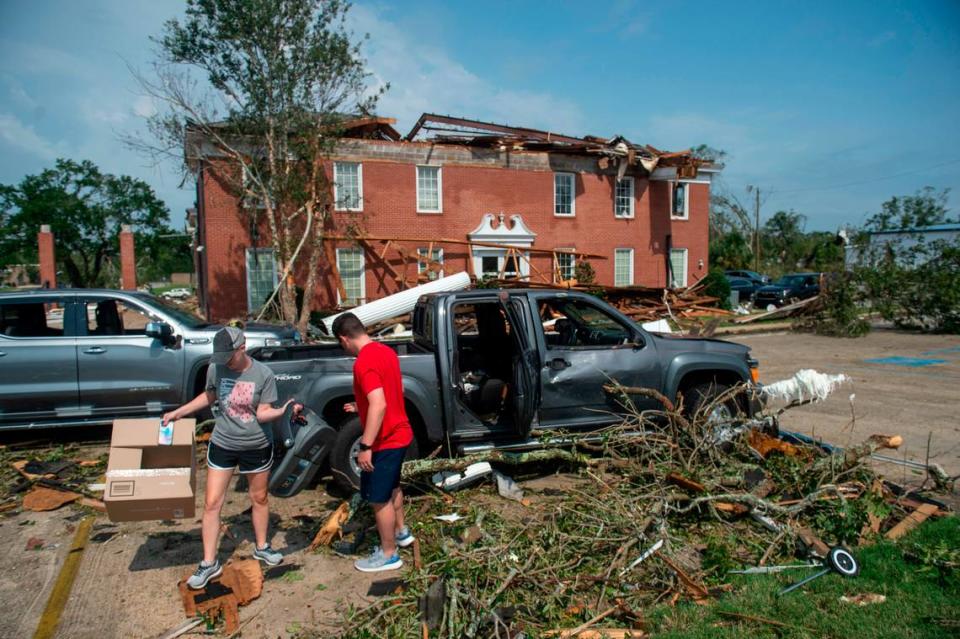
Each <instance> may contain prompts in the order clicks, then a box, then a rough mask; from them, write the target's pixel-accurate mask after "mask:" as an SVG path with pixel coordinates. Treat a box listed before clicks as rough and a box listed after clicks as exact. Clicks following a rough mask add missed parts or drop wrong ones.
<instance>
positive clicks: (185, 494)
mask: <svg viewBox="0 0 960 639" xmlns="http://www.w3.org/2000/svg"><path fill="white" fill-rule="evenodd" d="M195 430H196V420H195V419H179V420H177V421H176V422H174V424H173V444H172V445H169V446H163V445H160V444H158V443H157V442H158V437H159V434H160V419H159V418H156V417H155V418H150V419H117V420H114V422H113V436H112V437H111V439H110V459H109V461H108V462H107V485H106V489H105V490H104V493H103V502H104V504H106V506H107V516H109V517H110V521H150V520H154V519H184V518H187V517H193V516H194V514H195V513H196V495H197V460H196V455H195V451H194V445H195V442H194V431H195Z"/></svg>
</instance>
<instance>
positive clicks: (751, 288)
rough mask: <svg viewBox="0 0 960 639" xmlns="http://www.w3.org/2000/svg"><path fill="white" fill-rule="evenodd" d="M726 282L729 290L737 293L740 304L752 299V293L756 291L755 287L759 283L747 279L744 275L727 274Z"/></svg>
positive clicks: (758, 285) (757, 286)
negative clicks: (732, 275)
mask: <svg viewBox="0 0 960 639" xmlns="http://www.w3.org/2000/svg"><path fill="white" fill-rule="evenodd" d="M727 283H728V284H729V285H730V290H731V291H736V292H737V293H738V294H739V296H740V297H739V301H740V303H741V304H746V303H747V302H750V301H752V300H753V294H754V293H755V292H756V290H757V288H759V287H760V286H761V285H760V284H757V283H756V282H754V281H752V280H748V279H747V278H745V277H731V276H729V275H728V276H727Z"/></svg>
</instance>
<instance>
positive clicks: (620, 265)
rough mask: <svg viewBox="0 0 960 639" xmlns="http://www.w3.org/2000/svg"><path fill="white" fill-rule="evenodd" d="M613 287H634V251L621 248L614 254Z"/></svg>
mask: <svg viewBox="0 0 960 639" xmlns="http://www.w3.org/2000/svg"><path fill="white" fill-rule="evenodd" d="M613 285H614V286H633V249H630V248H619V249H616V250H615V251H614V252H613Z"/></svg>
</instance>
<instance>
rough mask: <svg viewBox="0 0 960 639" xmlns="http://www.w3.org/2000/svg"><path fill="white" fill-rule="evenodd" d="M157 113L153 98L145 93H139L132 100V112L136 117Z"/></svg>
mask: <svg viewBox="0 0 960 639" xmlns="http://www.w3.org/2000/svg"><path fill="white" fill-rule="evenodd" d="M156 113H157V107H156V106H154V104H153V100H151V99H150V98H149V97H147V96H145V95H141V96H140V97H138V98H137V99H136V100H134V102H133V114H134V115H135V116H137V117H138V118H149V117H152V116H154V115H156Z"/></svg>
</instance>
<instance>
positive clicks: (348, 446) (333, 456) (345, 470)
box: [330, 415, 420, 491]
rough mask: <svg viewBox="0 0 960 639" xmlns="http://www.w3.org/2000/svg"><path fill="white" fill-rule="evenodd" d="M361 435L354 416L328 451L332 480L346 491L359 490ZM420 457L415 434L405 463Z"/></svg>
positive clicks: (341, 428) (346, 423)
mask: <svg viewBox="0 0 960 639" xmlns="http://www.w3.org/2000/svg"><path fill="white" fill-rule="evenodd" d="M361 435H363V426H362V425H361V424H360V417H359V416H358V415H354V416H353V417H351V418H350V419H347V420H346V421H344V422H343V424H341V426H340V430H339V432H338V433H337V441H336V442H334V444H333V449H332V450H331V451H330V470H331V471H333V480H334V482H336V484H337V485H338V486H340V487H341V488H343V489H344V490H348V491H355V490H360V466H359V465H358V464H357V454H358V453H359V452H360V436H361ZM419 457H420V447H419V446H418V445H417V438H416V434H414V438H413V441H412V442H410V446H408V447H407V456H406V457H405V460H406V461H410V460H411V459H417V458H419Z"/></svg>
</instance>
